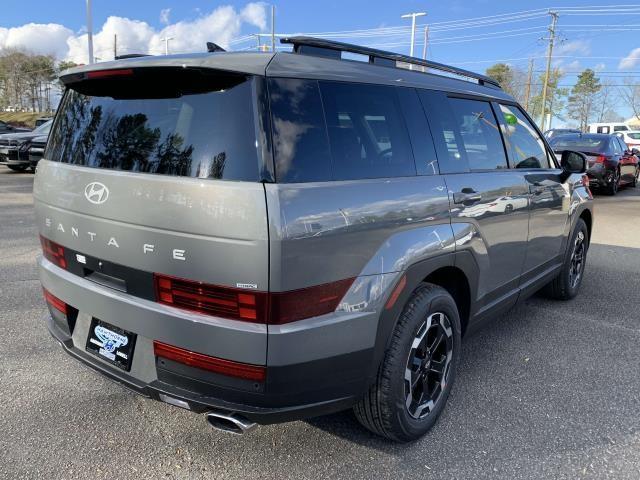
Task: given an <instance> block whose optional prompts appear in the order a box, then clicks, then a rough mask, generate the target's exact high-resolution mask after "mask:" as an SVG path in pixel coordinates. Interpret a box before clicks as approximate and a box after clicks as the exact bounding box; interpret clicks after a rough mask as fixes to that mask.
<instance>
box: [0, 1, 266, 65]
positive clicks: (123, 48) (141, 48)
mask: <svg viewBox="0 0 640 480" xmlns="http://www.w3.org/2000/svg"><path fill="white" fill-rule="evenodd" d="M169 14H170V9H164V10H162V11H161V12H160V21H161V22H163V23H164V22H165V21H166V25H165V26H164V27H162V28H161V29H160V30H158V29H155V28H154V27H152V26H151V25H149V24H148V23H146V22H143V21H140V20H133V19H129V18H124V17H117V16H111V17H109V18H107V20H106V21H105V23H104V24H103V25H102V27H101V28H100V29H99V30H98V29H94V32H95V33H94V35H93V51H94V56H96V57H98V58H100V59H102V60H109V59H111V58H113V40H114V35H117V39H118V40H117V45H118V53H119V54H125V53H151V54H163V53H164V41H163V40H162V38H164V37H173V39H172V40H171V42H170V43H169V50H170V52H172V53H182V52H204V51H205V49H206V46H205V45H206V42H207V41H212V42H215V43H217V44H218V45H220V46H222V47H228V46H229V43H230V42H231V40H233V39H234V38H236V37H238V36H239V35H240V33H241V31H242V28H243V27H244V26H250V27H257V28H258V29H260V30H265V29H266V27H267V13H266V4H264V3H248V4H247V5H246V6H245V7H244V8H242V9H241V10H240V11H238V10H236V9H235V8H234V7H232V6H228V5H227V6H221V7H218V8H216V9H215V10H213V11H211V12H210V13H208V14H205V15H198V16H197V17H196V18H195V19H193V20H183V21H179V22H175V23H169ZM2 48H18V49H25V50H29V51H32V52H34V53H44V54H49V53H51V54H53V55H54V56H55V57H56V58H58V59H60V60H72V61H74V62H76V63H87V62H88V60H89V58H88V52H87V34H86V33H76V34H74V32H73V31H72V30H70V29H68V28H66V27H65V26H63V25H59V24H47V25H41V24H33V23H30V24H27V25H23V26H21V27H16V28H2V27H0V49H2Z"/></svg>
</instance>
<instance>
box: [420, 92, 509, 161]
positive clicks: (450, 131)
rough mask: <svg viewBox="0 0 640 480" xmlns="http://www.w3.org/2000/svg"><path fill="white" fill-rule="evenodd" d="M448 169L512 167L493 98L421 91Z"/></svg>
mask: <svg viewBox="0 0 640 480" xmlns="http://www.w3.org/2000/svg"><path fill="white" fill-rule="evenodd" d="M420 96H421V99H422V100H423V104H424V107H425V110H426V111H427V116H428V117H429V120H430V121H429V123H430V125H431V130H432V133H433V137H434V141H435V142H436V145H437V146H439V155H438V159H439V163H440V168H441V171H442V169H443V161H444V162H445V163H446V167H445V172H446V173H459V172H465V171H469V170H470V171H481V170H496V169H506V168H508V164H507V157H506V155H505V152H504V146H503V144H502V139H501V138H500V132H499V130H498V124H497V122H496V118H495V115H494V114H493V110H492V109H491V104H490V103H489V102H485V101H480V100H471V99H466V98H449V99H447V98H446V97H445V96H444V95H440V94H432V93H429V92H421V93H420Z"/></svg>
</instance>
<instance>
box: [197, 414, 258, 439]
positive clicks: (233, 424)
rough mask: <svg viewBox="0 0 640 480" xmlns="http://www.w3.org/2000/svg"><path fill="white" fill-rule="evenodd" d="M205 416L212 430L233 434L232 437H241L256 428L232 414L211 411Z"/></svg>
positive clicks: (255, 424) (245, 419) (241, 417)
mask: <svg viewBox="0 0 640 480" xmlns="http://www.w3.org/2000/svg"><path fill="white" fill-rule="evenodd" d="M206 416H207V422H208V423H209V425H211V426H212V427H213V428H215V429H216V430H221V431H223V432H227V433H233V434H234V435H242V434H244V433H247V432H250V431H251V430H253V429H254V428H256V427H257V426H258V424H257V423H255V422H252V421H251V420H248V419H247V418H245V417H243V416H242V415H239V414H237V413H234V412H225V411H222V410H211V411H210V412H208V413H207V415H206Z"/></svg>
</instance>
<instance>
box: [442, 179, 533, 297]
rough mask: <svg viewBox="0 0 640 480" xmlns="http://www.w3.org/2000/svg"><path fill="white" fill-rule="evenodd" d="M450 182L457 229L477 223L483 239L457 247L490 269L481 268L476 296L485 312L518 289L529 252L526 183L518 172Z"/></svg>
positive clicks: (477, 228) (447, 180)
mask: <svg viewBox="0 0 640 480" xmlns="http://www.w3.org/2000/svg"><path fill="white" fill-rule="evenodd" d="M445 181H446V183H447V188H448V189H449V201H450V203H451V219H452V220H451V221H452V223H453V224H454V230H455V231H457V228H456V225H455V224H464V223H468V224H472V225H473V226H474V227H475V230H476V231H477V232H478V237H479V238H480V239H481V242H480V243H478V242H476V243H474V242H473V241H470V242H468V243H464V242H458V244H457V248H458V250H461V249H470V250H472V252H473V254H474V256H475V257H476V261H477V262H478V264H479V265H484V267H485V268H481V269H480V279H479V282H478V295H477V300H479V301H480V308H482V306H487V305H489V304H491V303H492V302H493V301H495V300H497V299H499V298H501V297H503V296H504V295H506V294H508V293H509V292H513V291H515V290H516V289H517V287H518V284H519V279H520V275H521V273H522V265H523V261H524V258H525V254H526V247H527V232H528V224H529V200H528V197H529V191H528V189H527V184H526V182H525V178H524V175H522V174H521V173H520V172H515V171H494V172H477V173H464V174H456V175H447V176H446V177H445ZM478 195H479V199H477V197H478ZM513 300H514V301H515V297H514V299H513Z"/></svg>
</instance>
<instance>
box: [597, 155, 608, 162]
mask: <svg viewBox="0 0 640 480" xmlns="http://www.w3.org/2000/svg"><path fill="white" fill-rule="evenodd" d="M607 160H608V157H607V156H606V155H598V156H597V157H596V160H595V162H596V163H604V162H606V161H607Z"/></svg>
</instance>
